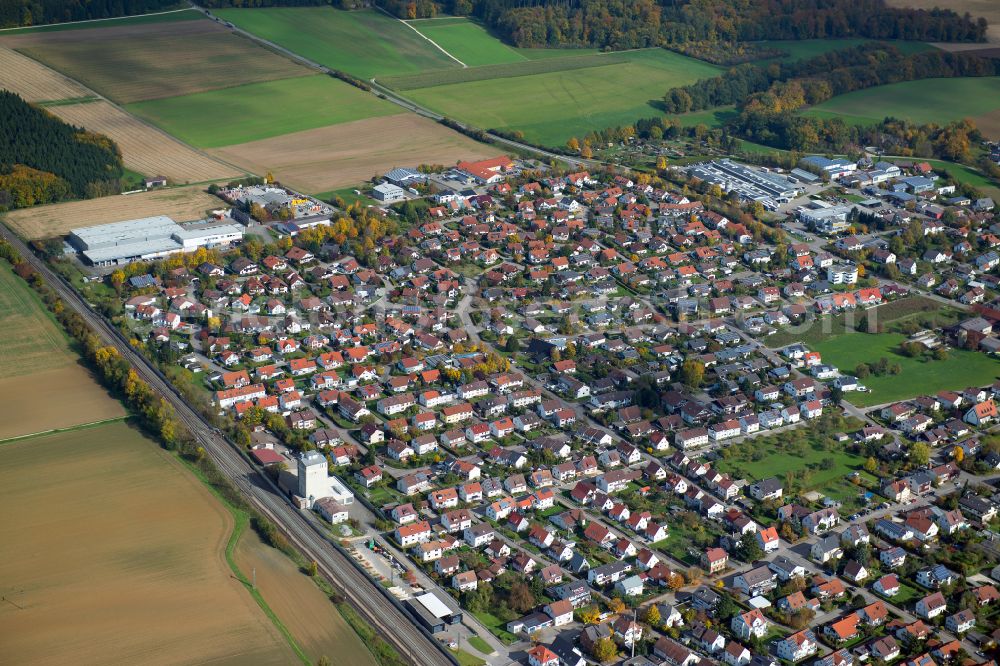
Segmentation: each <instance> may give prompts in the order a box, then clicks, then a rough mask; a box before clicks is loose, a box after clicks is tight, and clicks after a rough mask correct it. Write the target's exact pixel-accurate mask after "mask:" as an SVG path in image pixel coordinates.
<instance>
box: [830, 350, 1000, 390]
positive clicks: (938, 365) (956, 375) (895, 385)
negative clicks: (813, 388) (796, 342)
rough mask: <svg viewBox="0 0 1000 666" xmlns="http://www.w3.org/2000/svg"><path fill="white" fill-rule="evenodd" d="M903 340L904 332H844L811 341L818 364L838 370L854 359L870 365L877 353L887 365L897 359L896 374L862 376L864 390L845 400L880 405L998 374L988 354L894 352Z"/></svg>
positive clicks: (848, 369)
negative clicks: (925, 356)
mask: <svg viewBox="0 0 1000 666" xmlns="http://www.w3.org/2000/svg"><path fill="white" fill-rule="evenodd" d="M905 339H906V336H904V335H902V334H899V333H882V334H879V335H869V334H867V333H846V334H844V335H839V336H836V337H832V338H829V339H827V340H825V341H823V342H821V343H819V344H817V345H814V348H815V350H816V351H818V352H819V353H820V354H822V356H823V362H824V363H829V364H831V365H835V366H837V367H838V368H840V370H841V372H843V373H853V372H854V368H855V367H857V365H858V364H859V363H873V362H875V361H878V360H879V358H881V357H883V356H885V357H886V358H887V359H889V362H890V363H899V365H900V366H901V368H902V372H900V373H899V374H898V375H884V376H882V377H876V376H874V375H872V376H869V377H865V378H864V379H862V380H861V381H862V382H863V383H864V384H865V386H867V387H868V388H869V389H871V391H870V392H868V393H846V394H845V395H844V397H845V399H846V400H848V401H849V402H852V403H854V404H856V405H859V406H870V405H881V404H884V403H887V402H896V401H897V400H905V399H907V398H913V397H916V396H918V395H933V394H935V393H937V392H938V391H944V390H952V389H960V388H964V387H966V386H983V385H986V384H992V383H993V382H994V381H996V379H997V378H998V377H1000V360H998V359H996V358H995V357H993V356H987V355H986V354H982V353H980V352H971V351H966V350H964V349H949V350H948V358H947V360H944V361H934V360H929V361H925V360H922V359H915V358H909V357H906V356H903V355H901V354H898V353H897V352H896V348H897V347H899V344H900V343H901V342H903V341H904V340H905Z"/></svg>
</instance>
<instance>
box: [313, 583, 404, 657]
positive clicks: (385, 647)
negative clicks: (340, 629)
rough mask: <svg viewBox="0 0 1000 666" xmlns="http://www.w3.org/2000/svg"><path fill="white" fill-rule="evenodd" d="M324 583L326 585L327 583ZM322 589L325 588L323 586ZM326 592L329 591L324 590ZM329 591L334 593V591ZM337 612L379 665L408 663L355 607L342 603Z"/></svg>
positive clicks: (339, 604) (338, 605)
mask: <svg viewBox="0 0 1000 666" xmlns="http://www.w3.org/2000/svg"><path fill="white" fill-rule="evenodd" d="M323 582H324V583H325V582H326V581H323ZM320 587H321V588H322V587H324V586H323V585H322V584H321V585H320ZM324 591H327V589H326V588H324ZM329 591H330V592H332V591H333V590H329ZM337 610H339V611H340V614H341V615H343V616H344V619H345V620H347V624H349V625H351V628H352V629H354V633H356V634H357V635H358V636H359V637H360V638H361V640H362V641H364V643H365V645H367V646H368V649H369V650H370V651H371V653H372V654H373V655H374V656H375V659H377V660H378V663H380V664H383V666H403V665H404V664H406V663H407V662H406V660H405V659H403V658H402V657H401V656H400V654H399V653H398V652H396V648H394V647H392V646H391V645H389V643H387V642H386V640H385V639H384V638H382V637H381V636H379V635H378V632H376V631H375V629H374V628H373V627H372V626H371V625H370V624H368V622H367V621H365V619H364V618H363V617H361V616H360V615H358V612H357V611H356V610H354V607H353V606H351V605H350V604H348V603H346V602H340V603H338V604H337Z"/></svg>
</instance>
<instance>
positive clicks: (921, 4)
mask: <svg viewBox="0 0 1000 666" xmlns="http://www.w3.org/2000/svg"><path fill="white" fill-rule="evenodd" d="M886 4H887V5H889V6H890V7H909V8H912V9H928V10H929V9H936V8H941V9H950V10H952V11H954V12H956V13H958V14H965V13H966V12H968V13H969V14H972V16H975V17H979V16H982V17H983V18H985V19H986V20H987V21H988V22H989V28H988V29H987V31H986V38H987V40H989V41H990V42H991V43H997V42H1000V3H997V2H996V0H886Z"/></svg>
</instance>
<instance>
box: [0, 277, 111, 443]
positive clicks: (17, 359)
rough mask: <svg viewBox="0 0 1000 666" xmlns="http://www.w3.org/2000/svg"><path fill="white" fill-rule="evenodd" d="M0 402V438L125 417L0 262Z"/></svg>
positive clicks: (35, 300)
mask: <svg viewBox="0 0 1000 666" xmlns="http://www.w3.org/2000/svg"><path fill="white" fill-rule="evenodd" d="M57 393H58V396H59V397H58V399H56V398H54V396H55V395H56V394H57ZM0 404H3V406H4V410H3V412H4V417H3V418H2V419H0V440H2V439H7V438H9V437H16V436H19V435H27V434H31V433H34V432H40V431H43V430H51V429H54V428H68V427H71V426H75V425H79V424H81V423H93V422H94V421H101V420H104V419H110V418H116V417H120V416H124V415H125V409H124V408H123V407H122V405H121V403H120V402H118V401H116V400H112V399H111V398H110V397H109V396H108V395H107V393H106V392H105V391H104V390H103V389H101V388H100V387H99V386H97V385H96V384H95V383H94V379H93V378H92V377H91V375H90V373H89V372H88V371H87V370H86V369H85V368H84V367H83V366H81V365H80V364H79V358H78V357H77V355H76V354H75V353H74V352H73V350H72V349H71V348H70V345H69V339H68V338H67V337H66V335H65V334H64V333H63V331H62V329H61V328H59V325H58V324H57V323H56V322H55V321H53V319H52V318H51V317H50V316H49V314H48V312H47V311H46V310H45V307H44V305H43V304H42V302H41V301H40V300H39V298H38V296H37V295H36V294H35V292H34V291H32V290H31V288H30V287H29V286H28V285H27V284H26V283H25V282H24V280H22V279H21V278H19V277H17V276H16V275H14V273H13V271H11V269H10V268H9V266H8V265H7V264H6V263H0ZM55 404H58V405H59V407H58V408H55V407H54V405H55Z"/></svg>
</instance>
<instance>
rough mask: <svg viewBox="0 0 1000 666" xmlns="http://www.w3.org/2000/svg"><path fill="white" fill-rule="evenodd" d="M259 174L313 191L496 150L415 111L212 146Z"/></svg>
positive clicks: (224, 156) (480, 155) (220, 155)
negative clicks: (231, 144) (394, 168)
mask: <svg viewBox="0 0 1000 666" xmlns="http://www.w3.org/2000/svg"><path fill="white" fill-rule="evenodd" d="M212 152H213V154H216V155H218V156H219V157H221V158H222V159H224V160H226V161H228V162H233V163H235V164H240V165H242V166H245V167H246V168H247V169H249V170H250V171H253V172H254V173H265V172H267V171H270V172H271V173H273V174H274V175H275V177H276V178H277V179H278V180H279V181H281V182H282V183H285V184H286V185H289V186H290V187H294V188H297V189H301V190H305V191H306V192H310V193H318V192H325V191H327V190H332V189H337V188H338V187H344V186H346V185H356V184H357V183H360V182H361V181H364V180H367V179H369V178H371V176H372V175H373V174H376V173H385V172H386V171H389V170H390V169H392V168H393V167H397V166H411V165H414V164H422V163H426V164H446V165H451V164H454V163H455V162H457V161H458V160H462V159H469V160H471V159H480V158H485V157H491V156H493V155H496V154H497V149H496V148H490V147H489V146H486V145H484V144H481V143H478V142H476V141H473V140H472V139H469V138H467V137H465V136H463V135H461V134H459V133H457V132H454V131H452V130H450V129H448V128H447V127H444V126H442V125H440V124H439V123H436V122H434V121H433V120H429V119H427V118H424V117H422V116H418V115H416V114H412V113H401V114H397V115H393V116H386V117H382V118H368V119H365V120H356V121H353V122H347V123H340V124H338V125H331V126H328V127H320V128H318V129H312V130H306V131H303V132H295V133H293V134H285V135H283V136H280V137H274V138H271V139H263V140H261V141H251V142H249V143H241V144H237V145H234V146H227V147H225V148H219V149H216V150H213V151H212Z"/></svg>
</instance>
